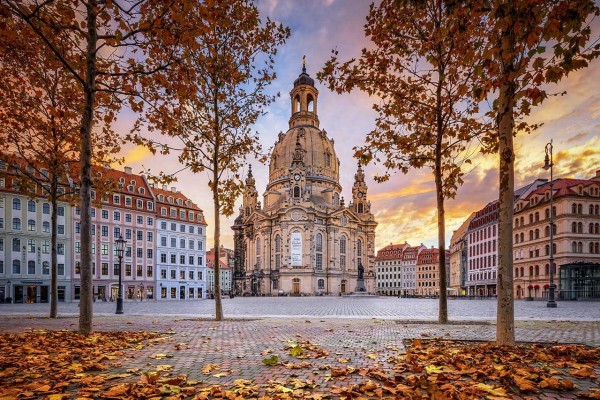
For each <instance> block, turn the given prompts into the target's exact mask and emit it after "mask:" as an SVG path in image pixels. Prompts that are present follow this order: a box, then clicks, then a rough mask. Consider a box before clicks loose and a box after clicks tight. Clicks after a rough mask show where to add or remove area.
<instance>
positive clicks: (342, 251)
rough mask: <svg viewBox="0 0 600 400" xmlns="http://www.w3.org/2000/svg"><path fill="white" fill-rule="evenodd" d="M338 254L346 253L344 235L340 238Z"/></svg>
mask: <svg viewBox="0 0 600 400" xmlns="http://www.w3.org/2000/svg"><path fill="white" fill-rule="evenodd" d="M340 254H346V237H345V236H342V237H341V238H340Z"/></svg>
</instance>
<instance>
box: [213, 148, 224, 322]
mask: <svg viewBox="0 0 600 400" xmlns="http://www.w3.org/2000/svg"><path fill="white" fill-rule="evenodd" d="M215 159H216V158H215ZM215 164H216V163H215ZM218 171H219V170H218V167H217V166H216V165H214V169H213V205H214V210H215V237H214V242H215V250H214V251H215V263H214V268H213V271H214V288H213V294H214V296H215V320H217V321H222V320H223V305H222V304H221V265H220V261H221V215H220V212H221V203H220V201H219V176H218Z"/></svg>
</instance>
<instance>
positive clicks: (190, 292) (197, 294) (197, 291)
mask: <svg viewBox="0 0 600 400" xmlns="http://www.w3.org/2000/svg"><path fill="white" fill-rule="evenodd" d="M178 292H179V293H178ZM167 295H168V296H167ZM185 296H186V289H185V286H181V287H179V288H177V287H171V288H169V290H168V291H167V288H166V287H163V288H160V298H161V299H167V298H169V299H182V300H183V299H185V298H186V297H185ZM187 298H188V299H194V298H198V299H201V298H202V288H201V287H199V288H194V287H188V288H187Z"/></svg>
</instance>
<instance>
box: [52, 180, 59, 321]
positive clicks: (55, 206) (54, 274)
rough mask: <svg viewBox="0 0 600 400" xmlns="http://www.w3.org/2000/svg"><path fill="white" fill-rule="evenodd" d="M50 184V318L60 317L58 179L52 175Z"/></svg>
mask: <svg viewBox="0 0 600 400" xmlns="http://www.w3.org/2000/svg"><path fill="white" fill-rule="evenodd" d="M51 179H52V182H51V183H50V185H51V188H50V192H51V193H50V202H51V204H52V214H50V218H51V220H50V225H51V226H50V229H52V231H51V232H52V233H51V234H50V268H51V272H50V318H56V317H57V316H58V257H57V250H58V249H57V235H58V223H57V221H58V200H57V197H58V196H57V195H58V182H57V181H58V178H57V176H56V175H54V174H53V175H52V178H51Z"/></svg>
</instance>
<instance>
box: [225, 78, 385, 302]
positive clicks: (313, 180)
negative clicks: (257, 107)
mask: <svg viewBox="0 0 600 400" xmlns="http://www.w3.org/2000/svg"><path fill="white" fill-rule="evenodd" d="M318 94H319V92H318V90H317V89H316V88H315V86H314V80H313V79H312V78H311V77H310V76H309V75H308V74H307V73H306V68H304V67H303V69H302V73H301V74H300V76H299V77H298V78H297V79H296V80H295V81H294V87H293V89H292V91H291V92H290V98H291V117H290V120H289V129H288V131H287V132H286V133H280V134H279V138H278V140H277V143H275V147H274V149H273V152H272V154H271V160H270V164H269V182H268V184H267V187H266V191H265V192H264V194H263V196H262V202H261V201H259V198H258V191H257V188H256V186H255V180H254V177H253V176H252V173H251V171H250V173H249V174H248V177H247V179H246V188H245V192H244V196H243V205H242V208H241V210H240V215H239V216H238V217H237V219H236V220H235V225H234V226H233V227H232V228H233V230H234V246H235V249H234V257H235V270H234V286H235V289H234V290H235V291H236V292H237V293H238V294H255V295H262V294H278V293H280V291H281V292H283V293H285V294H288V293H289V294H292V295H302V294H311V295H314V294H340V293H341V294H343V293H351V292H355V291H359V290H360V289H362V287H363V283H362V282H364V290H365V291H366V292H369V293H374V292H375V274H374V242H375V227H376V226H377V223H376V222H375V219H374V217H373V214H372V213H371V203H370V202H369V200H368V196H367V186H366V183H365V176H364V172H363V170H362V169H361V167H360V166H359V167H358V171H357V172H356V174H355V176H354V178H355V179H354V186H353V188H352V201H351V202H350V203H349V204H348V205H346V204H345V202H344V199H343V197H342V187H341V185H340V182H339V177H340V176H339V175H340V162H339V160H338V158H337V155H336V152H335V148H334V140H333V139H332V138H330V137H329V136H328V134H327V132H326V131H325V130H323V129H320V128H319V117H318V113H317V104H318ZM359 277H362V278H363V280H362V281H361V282H359V280H358V278H359Z"/></svg>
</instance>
